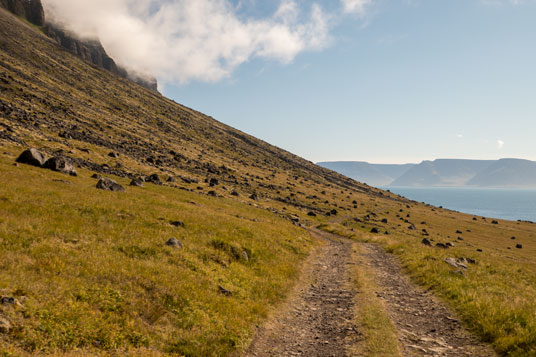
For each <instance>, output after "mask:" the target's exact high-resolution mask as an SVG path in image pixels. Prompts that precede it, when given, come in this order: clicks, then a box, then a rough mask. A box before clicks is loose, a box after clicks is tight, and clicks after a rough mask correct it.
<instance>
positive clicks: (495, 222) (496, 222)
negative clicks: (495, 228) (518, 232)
mask: <svg viewBox="0 0 536 357" xmlns="http://www.w3.org/2000/svg"><path fill="white" fill-rule="evenodd" d="M491 224H499V222H498V221H491Z"/></svg>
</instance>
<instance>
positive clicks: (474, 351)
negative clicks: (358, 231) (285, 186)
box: [245, 230, 496, 357]
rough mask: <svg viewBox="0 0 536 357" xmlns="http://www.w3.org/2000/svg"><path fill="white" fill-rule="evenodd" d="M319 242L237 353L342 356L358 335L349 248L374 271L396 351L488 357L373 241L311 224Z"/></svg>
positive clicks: (315, 356) (441, 306)
mask: <svg viewBox="0 0 536 357" xmlns="http://www.w3.org/2000/svg"><path fill="white" fill-rule="evenodd" d="M311 232H312V234H314V235H315V236H317V237H319V238H321V239H323V240H324V241H325V244H324V245H323V246H322V247H320V248H319V249H317V251H315V252H314V253H313V254H311V256H310V257H309V259H308V260H307V262H306V263H305V266H304V268H303V271H302V275H301V278H300V281H299V283H298V285H297V286H296V287H295V289H294V291H293V292H292V293H291V295H290V297H289V298H288V300H287V302H286V303H285V304H284V305H283V306H282V307H280V309H279V310H278V311H277V312H276V313H275V314H274V315H273V316H272V317H271V318H270V319H269V321H268V322H267V323H266V324H265V325H264V326H262V327H261V328H260V329H259V331H258V332H257V335H256V337H255V339H254V340H253V342H252V344H251V345H250V347H249V349H248V350H247V351H246V353H245V356H308V357H329V356H334V357H339V356H348V355H349V354H348V353H347V351H348V350H349V349H350V347H351V346H355V345H357V344H358V343H359V342H360V340H362V338H363V337H362V336H361V335H360V333H359V327H358V326H356V324H355V316H354V313H355V311H356V309H355V306H354V304H355V299H354V297H355V294H356V293H357V291H356V290H355V287H354V286H353V285H354V284H352V273H353V272H354V269H355V262H353V261H352V247H353V245H354V244H361V246H362V247H363V249H362V250H361V251H362V253H361V254H362V258H363V259H362V260H363V261H364V262H366V263H365V264H367V265H368V266H369V268H372V271H373V272H374V274H375V275H376V277H375V278H376V282H377V285H378V291H377V292H376V293H377V296H378V297H379V298H380V299H383V300H384V301H385V304H386V306H387V312H388V314H389V317H390V318H391V319H392V321H393V322H394V325H395V326H396V328H397V330H398V332H399V339H400V345H401V350H402V351H403V354H404V356H486V357H487V356H496V354H495V353H494V352H493V351H492V350H491V349H490V348H489V347H488V346H486V345H485V344H483V343H481V342H479V341H478V339H476V338H475V337H474V336H473V335H471V334H470V333H469V332H468V331H467V330H465V329H464V328H463V327H462V326H461V324H460V323H459V322H458V321H457V320H456V319H455V318H454V317H453V315H452V314H451V313H450V311H449V310H448V309H447V308H446V307H445V306H443V305H442V304H441V303H439V302H438V301H437V300H436V299H435V298H434V297H433V296H432V295H431V294H429V293H427V292H425V291H424V290H423V289H421V288H419V287H417V286H416V285H415V284H413V283H412V282H411V281H410V280H409V278H407V277H406V276H405V275H404V274H403V273H402V270H401V268H400V264H399V263H398V262H397V260H396V258H395V257H393V256H391V255H389V254H386V253H385V252H384V251H383V250H382V249H381V248H380V247H379V246H377V245H373V244H362V243H357V242H355V241H351V240H348V239H344V238H341V237H338V236H335V235H332V234H329V233H325V232H322V231H318V230H312V231H311Z"/></svg>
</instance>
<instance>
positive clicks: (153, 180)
mask: <svg viewBox="0 0 536 357" xmlns="http://www.w3.org/2000/svg"><path fill="white" fill-rule="evenodd" d="M145 182H150V183H154V184H155V185H160V184H162V181H160V177H158V175H157V174H152V175H149V176H147V177H146V178H145Z"/></svg>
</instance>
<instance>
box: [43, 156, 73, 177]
mask: <svg viewBox="0 0 536 357" xmlns="http://www.w3.org/2000/svg"><path fill="white" fill-rule="evenodd" d="M43 167H44V168H46V169H50V170H52V171H57V172H61V173H64V174H68V175H71V176H78V174H77V173H76V169H75V168H74V165H73V164H72V163H71V161H70V160H69V159H68V158H66V157H64V156H56V157H53V158H50V159H48V160H47V161H46V162H45V164H44V165H43Z"/></svg>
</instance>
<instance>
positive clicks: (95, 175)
mask: <svg viewBox="0 0 536 357" xmlns="http://www.w3.org/2000/svg"><path fill="white" fill-rule="evenodd" d="M91 178H93V179H97V180H100V179H101V178H102V176H101V175H99V174H93V175H91Z"/></svg>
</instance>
